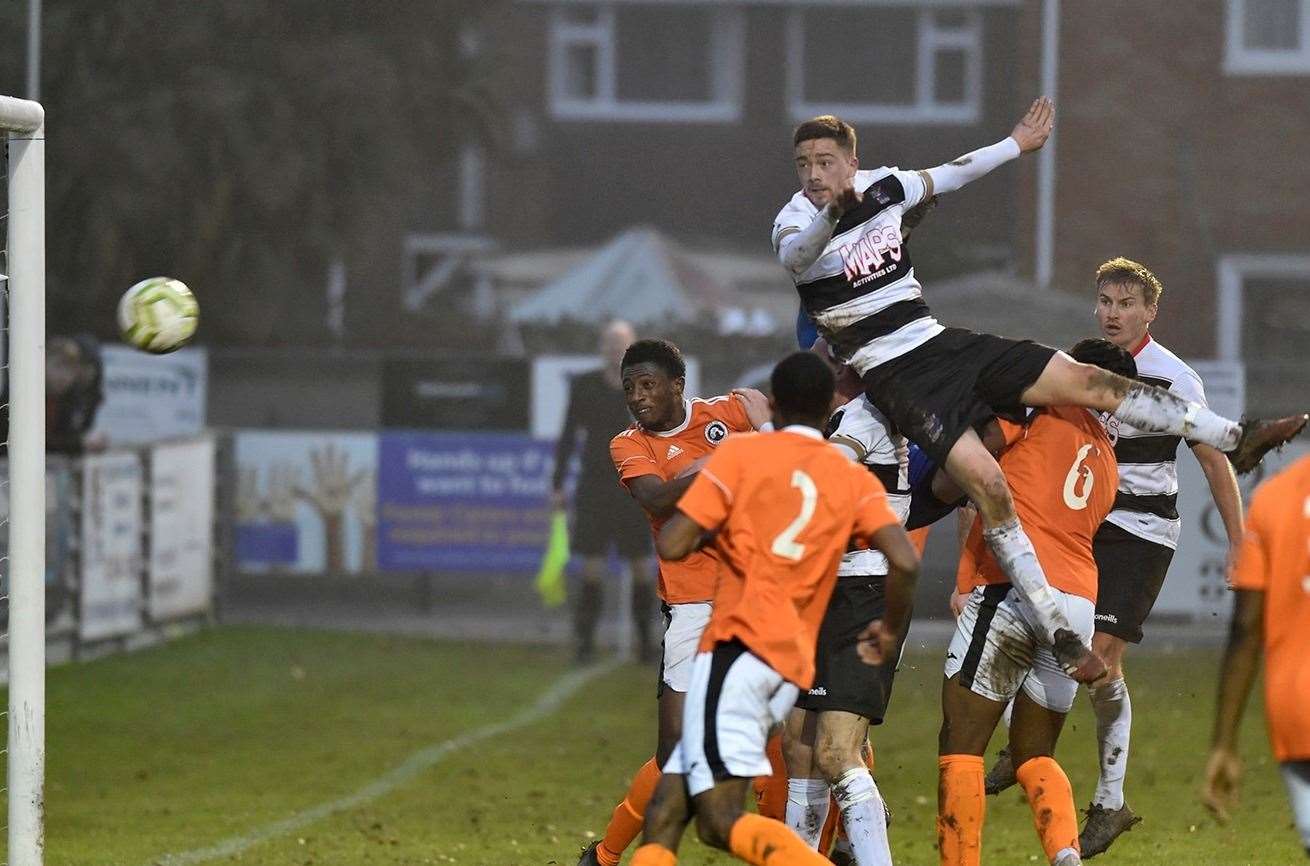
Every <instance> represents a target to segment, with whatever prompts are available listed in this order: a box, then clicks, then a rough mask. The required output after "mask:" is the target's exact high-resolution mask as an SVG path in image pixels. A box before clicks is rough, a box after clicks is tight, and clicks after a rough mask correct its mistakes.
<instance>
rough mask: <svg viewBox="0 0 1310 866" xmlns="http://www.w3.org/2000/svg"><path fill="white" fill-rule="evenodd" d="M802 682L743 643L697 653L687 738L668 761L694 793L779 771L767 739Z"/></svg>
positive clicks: (686, 711) (686, 713)
mask: <svg viewBox="0 0 1310 866" xmlns="http://www.w3.org/2000/svg"><path fill="white" fill-rule="evenodd" d="M796 695H797V688H796V686H795V685H794V684H792V683H789V682H787V681H786V680H784V679H783V678H782V674H780V673H778V672H777V671H775V670H774V669H773V668H771V667H769V666H768V665H767V664H765V663H764V662H763V661H761V660H760V659H759V658H758V657H756V656H755V655H753V654H752V653H751V652H750V650H748V649H746V647H744V646H742V645H741V644H740V643H738V642H736V641H733V642H732V643H725V644H719V645H718V646H716V647H715V648H714V650H713V652H703V653H698V654H697V655H696V659H695V661H694V662H693V663H692V667H691V687H690V688H689V689H688V690H687V702H686V704H684V705H683V710H682V741H681V742H679V743H678V745H677V747H676V748H674V750H673V754H672V755H670V756H669V760H668V762H667V763H665V765H664V772H666V773H680V774H682V775H684V776H686V777H687V790H688V792H689V793H690V794H691V796H693V797H695V796H696V795H697V794H702V793H704V792H705V791H708V790H709V789H710V788H713V787H714V784H715V782H720V781H723V780H724V779H730V778H737V779H753V778H755V777H756V776H767V775H769V774H770V773H772V772H773V768H772V767H771V766H770V765H769V757H768V755H767V754H765V751H764V750H765V745H766V744H767V742H768V739H769V729H770V728H772V727H773V726H774V725H776V724H777V723H778V722H781V721H782V720H783V719H784V718H786V716H787V713H788V712H790V711H791V708H792V705H793V704H794V703H796Z"/></svg>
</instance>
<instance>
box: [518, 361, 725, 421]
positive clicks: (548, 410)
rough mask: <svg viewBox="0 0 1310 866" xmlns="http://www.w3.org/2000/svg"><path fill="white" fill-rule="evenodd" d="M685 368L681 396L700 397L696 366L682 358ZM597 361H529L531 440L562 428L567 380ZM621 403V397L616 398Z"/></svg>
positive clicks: (697, 367) (566, 405) (595, 366)
mask: <svg viewBox="0 0 1310 866" xmlns="http://www.w3.org/2000/svg"><path fill="white" fill-rule="evenodd" d="M683 360H684V361H685V362H686V364H687V383H686V385H685V386H684V389H683V391H684V393H685V394H686V395H687V396H688V397H703V396H705V395H704V394H701V393H700V362H699V361H697V360H696V359H695V358H684V359H683ZM599 366H600V358H599V357H597V356H595V355H542V356H541V357H539V358H534V359H533V361H532V436H533V438H534V439H554V438H556V437H557V436H559V431H560V430H561V429H562V428H563V427H564V413H565V411H567V410H568V405H569V379H570V378H572V377H573V376H576V375H577V374H579V373H586V372H588V371H589V370H595V369H596V368H597V367H599ZM618 399H620V400H622V399H623V395H622V394H619V395H618Z"/></svg>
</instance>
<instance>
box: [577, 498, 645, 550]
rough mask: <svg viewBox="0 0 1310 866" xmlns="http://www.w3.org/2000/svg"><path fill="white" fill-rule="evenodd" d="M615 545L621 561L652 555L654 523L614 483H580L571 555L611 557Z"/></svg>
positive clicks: (634, 501)
mask: <svg viewBox="0 0 1310 866" xmlns="http://www.w3.org/2000/svg"><path fill="white" fill-rule="evenodd" d="M611 544H613V545H614V546H615V547H616V548H617V549H618V553H619V557H620V558H621V559H636V558H637V557H641V556H650V555H651V538H650V523H649V522H648V521H647V520H646V515H645V513H644V512H643V511H642V510H641V506H640V505H638V504H637V502H636V500H634V499H633V498H632V497H631V496H629V495H628V492H627V491H626V490H624V489H623V488H622V487H620V486H619V485H618V484H617V483H615V482H614V481H612V480H611V481H608V483H606V482H592V483H587V482H583V483H579V485H578V493H577V496H576V498H575V499H574V502H573V534H572V537H571V538H570V539H569V550H570V552H572V553H573V554H574V555H576V556H608V555H609V552H610V545H611Z"/></svg>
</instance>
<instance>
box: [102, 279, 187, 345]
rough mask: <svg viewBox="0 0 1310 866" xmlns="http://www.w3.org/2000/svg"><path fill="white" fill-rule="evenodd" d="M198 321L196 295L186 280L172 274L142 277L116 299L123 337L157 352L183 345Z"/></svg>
mask: <svg viewBox="0 0 1310 866" xmlns="http://www.w3.org/2000/svg"><path fill="white" fill-rule="evenodd" d="M199 323H200V307H199V306H198V305H197V304H196V296H195V295H193V294H191V290H190V289H188V288H187V287H186V283H184V282H182V281H181V280H175V279H173V278H172V277H151V278H150V279H148V280H142V281H141V282H139V283H137V284H136V285H135V286H133V287H132V288H130V289H128V290H127V291H126V292H124V293H123V298H122V300H120V301H119V302H118V329H119V331H121V332H122V334H123V339H124V340H126V341H127V342H129V343H131V344H132V345H133V346H136V347H137V348H138V349H141V350H142V351H146V352H153V353H154V354H156V355H162V354H164V353H166V352H172V351H174V350H176V349H180V348H182V347H183V346H185V345H186V344H187V342H188V341H189V340H190V339H191V338H192V337H193V336H194V335H195V333H196V325H198V324H199Z"/></svg>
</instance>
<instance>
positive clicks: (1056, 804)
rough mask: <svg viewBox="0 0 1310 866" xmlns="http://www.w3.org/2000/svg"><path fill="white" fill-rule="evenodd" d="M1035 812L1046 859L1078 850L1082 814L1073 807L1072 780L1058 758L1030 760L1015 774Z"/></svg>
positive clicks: (1036, 824)
mask: <svg viewBox="0 0 1310 866" xmlns="http://www.w3.org/2000/svg"><path fill="white" fill-rule="evenodd" d="M1015 776H1017V777H1018V779H1019V784H1020V785H1023V790H1024V793H1026V794H1027V795H1028V805H1029V806H1031V807H1032V810H1033V824H1034V825H1035V826H1036V827H1037V838H1039V839H1041V840H1042V850H1043V851H1045V852H1046V860H1047V862H1050V861H1052V860H1054V859H1055V855H1056V854H1059V853H1060V852H1061V851H1063V850H1065V849H1066V848H1073V849H1074V850H1075V851H1077V850H1079V849H1078V813H1077V811H1075V809H1074V804H1073V787H1072V786H1071V785H1070V784H1069V777H1068V776H1066V775H1065V774H1064V770H1063V769H1062V768H1061V767H1060V765H1059V764H1057V763H1056V762H1055V759H1054V758H1030V759H1028V760H1027V761H1024V762H1023V763H1022V764H1021V765H1020V766H1019V769H1018V770H1016V771H1015Z"/></svg>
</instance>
